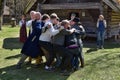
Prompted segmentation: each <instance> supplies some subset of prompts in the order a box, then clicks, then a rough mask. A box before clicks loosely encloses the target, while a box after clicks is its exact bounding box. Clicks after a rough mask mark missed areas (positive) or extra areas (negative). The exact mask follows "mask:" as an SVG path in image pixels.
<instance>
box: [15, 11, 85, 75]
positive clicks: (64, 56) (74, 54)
mask: <svg viewBox="0 0 120 80" xmlns="http://www.w3.org/2000/svg"><path fill="white" fill-rule="evenodd" d="M30 16H31V20H29V21H26V20H25V16H22V20H21V21H20V26H22V28H21V29H20V31H21V33H20V37H21V38H22V39H20V41H21V42H24V45H23V47H22V50H21V58H20V60H19V61H18V63H17V65H16V68H17V69H20V68H21V66H22V64H23V63H24V61H25V60H26V59H27V58H28V57H29V61H28V63H29V64H30V63H31V61H32V58H35V59H36V65H37V66H39V65H40V64H41V63H42V56H45V59H46V62H45V70H47V71H53V70H54V69H58V68H59V69H60V70H61V72H63V73H66V72H68V71H71V70H74V71H75V70H77V69H78V68H80V67H81V68H83V67H84V55H83V52H82V48H83V43H82V40H81V37H82V36H84V35H85V30H84V28H83V26H82V24H81V23H80V19H79V18H78V17H74V18H72V19H71V20H67V19H66V20H62V21H61V22H60V19H59V17H58V16H57V14H55V13H52V14H51V15H50V16H49V15H48V14H43V15H41V13H40V12H35V11H31V12H30ZM26 26H27V27H29V28H30V33H29V36H28V37H26V35H27V34H26V33H25V32H26V29H24V28H25V27H26Z"/></svg>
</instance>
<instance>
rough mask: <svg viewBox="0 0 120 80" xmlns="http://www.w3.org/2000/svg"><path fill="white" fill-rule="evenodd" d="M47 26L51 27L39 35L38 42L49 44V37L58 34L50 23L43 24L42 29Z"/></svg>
mask: <svg viewBox="0 0 120 80" xmlns="http://www.w3.org/2000/svg"><path fill="white" fill-rule="evenodd" d="M48 24H49V25H51V27H50V28H48V29H47V30H46V32H43V33H42V34H41V35H40V38H39V40H40V41H45V42H50V41H51V37H52V36H54V35H56V34H58V33H59V30H55V29H54V27H53V25H52V23H51V22H47V23H45V26H44V27H46V26H47V25H48Z"/></svg>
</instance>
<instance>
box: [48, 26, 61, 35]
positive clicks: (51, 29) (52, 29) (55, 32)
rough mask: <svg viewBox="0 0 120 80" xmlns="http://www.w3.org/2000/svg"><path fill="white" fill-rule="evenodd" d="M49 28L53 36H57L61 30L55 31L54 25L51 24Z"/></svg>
mask: <svg viewBox="0 0 120 80" xmlns="http://www.w3.org/2000/svg"><path fill="white" fill-rule="evenodd" d="M48 28H49V31H50V33H51V35H52V36H55V35H56V34H58V33H59V30H55V29H54V27H53V25H52V24H49V25H48Z"/></svg>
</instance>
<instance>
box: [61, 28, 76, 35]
mask: <svg viewBox="0 0 120 80" xmlns="http://www.w3.org/2000/svg"><path fill="white" fill-rule="evenodd" d="M74 31H75V29H74V28H73V29H70V30H67V29H62V30H61V31H60V32H61V34H63V35H70V34H72V33H73V32H74Z"/></svg>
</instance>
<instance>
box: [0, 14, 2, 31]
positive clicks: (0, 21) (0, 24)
mask: <svg viewBox="0 0 120 80" xmlns="http://www.w3.org/2000/svg"><path fill="white" fill-rule="evenodd" d="M0 30H2V15H0Z"/></svg>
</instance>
